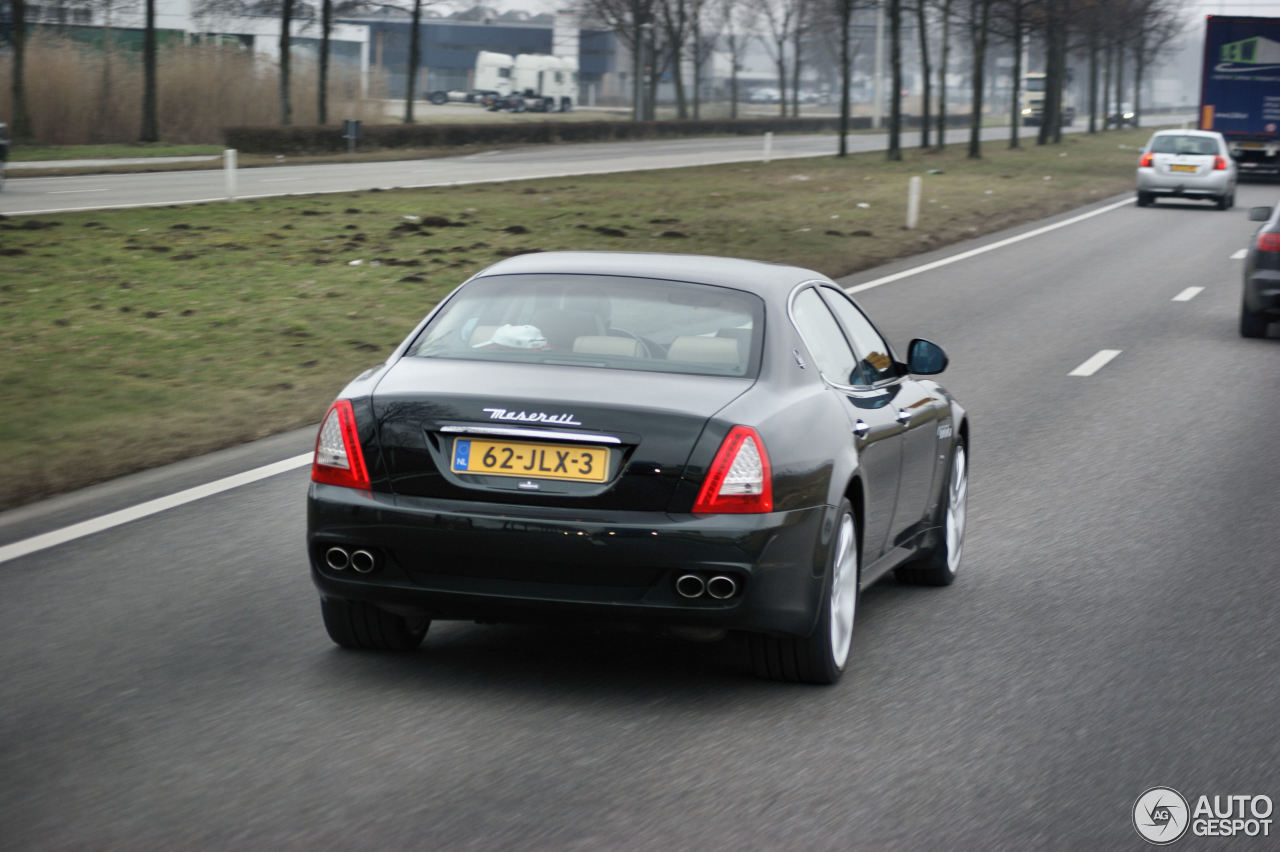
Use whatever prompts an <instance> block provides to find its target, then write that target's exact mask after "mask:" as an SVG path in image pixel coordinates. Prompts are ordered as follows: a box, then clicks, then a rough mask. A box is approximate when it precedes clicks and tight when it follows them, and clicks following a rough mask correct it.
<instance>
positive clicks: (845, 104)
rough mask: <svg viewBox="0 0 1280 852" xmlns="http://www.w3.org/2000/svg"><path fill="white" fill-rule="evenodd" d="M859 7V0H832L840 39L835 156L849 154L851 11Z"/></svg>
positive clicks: (852, 46) (851, 49)
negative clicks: (838, 98)
mask: <svg viewBox="0 0 1280 852" xmlns="http://www.w3.org/2000/svg"><path fill="white" fill-rule="evenodd" d="M858 8H859V0H834V3H833V5H832V9H831V11H832V13H833V17H834V18H835V27H834V29H835V31H836V36H837V38H839V40H840V46H839V54H840V147H839V151H838V154H837V156H840V157H845V156H848V154H849V139H848V137H849V118H850V116H849V98H850V95H851V92H850V87H851V83H852V78H853V58H854V45H853V13H854V12H855V11H856V10H857V9H858Z"/></svg>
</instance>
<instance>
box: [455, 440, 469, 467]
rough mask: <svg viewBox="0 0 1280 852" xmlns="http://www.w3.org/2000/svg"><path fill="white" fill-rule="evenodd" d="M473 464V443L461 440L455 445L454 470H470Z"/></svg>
mask: <svg viewBox="0 0 1280 852" xmlns="http://www.w3.org/2000/svg"><path fill="white" fill-rule="evenodd" d="M470 462H471V442H470V441H469V440H466V439H465V438H459V439H458V440H457V441H454V443H453V469H454V470H469V469H470V466H471V465H470Z"/></svg>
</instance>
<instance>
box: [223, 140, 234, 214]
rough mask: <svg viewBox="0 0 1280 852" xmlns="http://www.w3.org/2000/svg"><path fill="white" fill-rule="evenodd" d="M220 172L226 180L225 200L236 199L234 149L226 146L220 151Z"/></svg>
mask: <svg viewBox="0 0 1280 852" xmlns="http://www.w3.org/2000/svg"><path fill="white" fill-rule="evenodd" d="M222 173H223V175H224V176H225V177H226V180H227V200H228V201H235V200H236V149H235V148H228V149H226V150H225V151H223V152H222Z"/></svg>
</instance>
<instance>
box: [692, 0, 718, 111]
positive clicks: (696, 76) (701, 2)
mask: <svg viewBox="0 0 1280 852" xmlns="http://www.w3.org/2000/svg"><path fill="white" fill-rule="evenodd" d="M707 6H708V0H690V2H689V11H690V18H689V23H690V25H689V59H690V60H691V62H692V64H693V117H694V118H695V119H697V118H701V117H702V109H701V107H702V78H703V72H704V71H705V70H706V67H707V61H708V60H710V59H711V56H712V54H713V53H714V52H715V48H716V39H715V36H714V35H708V34H707V32H706V30H705V29H704V27H705V25H706V21H707V14H708V12H707Z"/></svg>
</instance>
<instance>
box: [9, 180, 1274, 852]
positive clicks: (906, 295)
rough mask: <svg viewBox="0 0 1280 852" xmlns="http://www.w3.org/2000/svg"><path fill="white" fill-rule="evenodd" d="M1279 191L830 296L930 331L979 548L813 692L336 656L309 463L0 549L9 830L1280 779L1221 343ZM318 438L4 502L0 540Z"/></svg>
mask: <svg viewBox="0 0 1280 852" xmlns="http://www.w3.org/2000/svg"><path fill="white" fill-rule="evenodd" d="M1275 194H1276V192H1275V188H1274V187H1259V186H1243V187H1241V189H1240V191H1239V195H1238V201H1239V204H1240V207H1239V208H1237V209H1236V210H1234V211H1231V212H1227V213H1223V212H1218V211H1215V210H1213V209H1211V208H1209V207H1208V206H1207V205H1196V204H1190V203H1188V204H1181V205H1180V204H1174V203H1161V204H1160V205H1158V206H1156V207H1155V208H1151V209H1141V210H1139V209H1137V208H1135V207H1133V206H1132V205H1131V204H1127V205H1114V209H1109V210H1106V211H1105V212H1100V213H1098V215H1095V216H1093V217H1091V218H1087V219H1083V220H1080V221H1076V222H1074V223H1072V224H1069V225H1066V226H1065V227H1061V228H1059V229H1057V230H1053V231H1050V232H1046V233H1041V234H1039V235H1036V236H1033V237H1030V238H1028V239H1025V240H1022V241H1020V242H1013V243H1007V244H1002V243H1001V241H1002V240H1003V239H1005V238H1007V237H1009V236H1011V234H1002V235H995V236H992V237H989V238H985V239H983V240H981V241H976V242H975V243H974V244H971V245H965V246H958V247H955V248H952V249H948V250H946V251H942V252H938V253H935V254H933V255H930V256H927V257H925V258H919V259H914V260H912V261H904V262H901V263H898V264H894V265H893V266H891V267H887V268H884V269H880V270H875V271H872V272H867V273H864V274H860V275H859V276H856V277H855V278H852V279H850V280H849V281H848V282H846V283H848V284H850V285H862V284H866V283H868V282H874V281H876V280H879V279H881V278H883V277H884V276H886V275H889V274H891V273H896V272H899V271H902V270H906V269H908V268H909V267H913V266H918V265H919V264H920V263H922V262H926V261H936V260H939V259H945V258H947V257H951V256H955V255H957V254H960V253H963V252H965V251H968V250H970V249H972V248H974V247H975V246H991V245H995V246H997V247H996V248H994V249H993V250H991V251H988V252H986V253H982V254H977V255H972V256H968V257H966V258H965V259H962V260H959V261H957V262H954V263H950V264H948V265H942V266H938V267H935V268H933V269H931V270H930V271H927V272H922V273H919V274H915V275H910V276H908V277H904V278H901V279H899V280H894V281H892V282H891V283H886V284H883V285H881V286H876V287H874V288H872V289H867V290H864V291H862V292H860V293H859V294H858V296H857V298H858V299H859V300H860V301H861V302H862V304H863V305H864V306H865V307H867V308H868V310H869V312H870V313H871V315H872V316H873V317H875V318H876V319H877V320H878V321H879V322H880V323H881V325H882V327H883V328H884V329H885V330H886V332H887V333H888V334H889V335H890V337H891V338H892V339H893V340H894V342H895V344H896V345H898V346H899V347H900V348H905V343H906V341H907V340H908V339H909V338H910V337H913V336H925V337H930V338H932V339H934V340H936V341H938V342H940V343H942V344H943V345H944V346H945V347H946V348H947V350H948V352H949V354H950V355H951V362H952V366H951V367H950V369H949V370H948V371H947V373H945V374H944V376H943V379H944V381H945V382H946V383H947V384H948V386H949V387H951V389H953V390H954V391H955V392H956V393H957V394H958V396H959V397H960V399H961V400H962V401H963V403H964V404H965V405H966V407H967V408H968V410H969V412H970V414H971V417H972V424H973V442H972V448H971V456H972V478H971V488H970V521H969V524H970V526H969V530H970V535H969V539H968V544H967V549H966V553H965V561H964V565H963V567H962V571H963V574H962V576H961V578H960V579H959V580H958V582H957V583H956V585H955V586H953V587H951V588H948V589H941V590H928V589H919V588H908V587H902V586H898V585H896V584H895V583H894V582H893V581H892V580H889V581H887V582H882V583H880V584H878V585H877V586H875V587H873V588H872V589H870V590H868V591H867V592H866V593H865V594H864V596H863V601H862V606H861V607H860V609H859V622H858V625H857V629H856V631H855V635H854V648H853V655H852V658H851V663H850V668H849V670H848V672H847V674H846V677H845V679H844V680H843V681H842V682H841V683H840V684H839V685H837V686H835V687H832V688H817V687H804V686H789V685H781V684H775V683H767V682H762V681H758V680H755V679H753V678H752V677H751V676H750V675H749V674H748V672H747V662H746V659H745V656H744V653H743V648H742V647H741V646H740V645H739V644H737V643H735V642H734V641H732V640H731V641H727V642H724V643H721V644H711V645H702V644H687V643H684V642H680V641H677V640H674V639H666V638H657V637H650V636H645V635H632V634H626V633H615V632H610V631H602V630H592V629H586V628H573V627H565V628H563V629H555V630H549V629H535V628H526V627H513V626H481V625H472V624H464V623H437V624H435V625H433V626H432V628H431V632H430V633H429V634H428V636H427V640H426V643H425V645H424V647H423V649H422V650H421V651H420V652H418V653H414V654H410V655H404V656H394V655H391V656H379V655H368V654H360V653H351V652H344V651H340V650H338V649H337V648H335V647H333V646H332V645H331V644H330V643H329V640H328V638H327V637H326V636H325V633H324V629H323V627H322V625H321V623H320V614H319V607H318V605H317V600H316V595H315V592H314V590H313V589H312V587H311V584H310V581H309V579H308V575H307V568H306V561H305V556H304V552H303V528H304V517H303V495H304V492H305V488H306V478H307V474H306V471H305V469H301V468H300V469H295V470H293V471H292V472H288V473H284V474H281V475H277V476H273V477H269V478H267V479H263V480H261V481H259V482H256V483H253V484H250V485H245V486H242V487H239V488H235V489H232V490H229V491H225V492H223V493H221V494H218V495H216V496H212V497H209V498H206V499H202V500H197V501H194V502H190V503H187V504H186V505H182V506H179V507H177V508H173V509H170V510H168V511H164V512H160V513H158V514H154V515H151V516H149V517H146V518H143V519H141V520H136V521H134V522H132V523H129V524H125V525H123V526H118V527H115V528H111V529H108V530H106V531H103V532H99V533H97V534H94V535H91V536H87V537H83V538H79V539H76V540H73V541H70V542H68V543H65V544H61V545H59V546H56V547H52V548H48V549H44V550H40V551H38V552H34V553H31V554H28V555H25V556H19V557H16V558H12V559H10V560H9V561H6V562H2V563H0V683H2V684H3V690H4V704H3V707H4V712H3V713H2V714H0V779H3V781H2V782H0V784H2V785H3V786H2V790H3V795H2V796H0V847H3V848H6V849H36V848H39V849H67V848H123V849H174V848H184V849H195V848H200V849H212V848H217V849H230V848H235V849H258V848H297V849H302V848H307V849H311V848H331V849H348V848H351V849H374V848H377V849H424V848H429V849H482V850H491V849H548V850H550V849H554V850H561V849H584V850H585V849H590V850H598V849H628V850H630V849H654V850H657V849H662V850H667V849H695V848H696V849H726V850H729V849H732V850H743V849H833V850H834V849H850V848H865V849H890V848H895V849H911V850H917V849H938V848H945V849H984V850H985V849H1025V848H1046V847H1047V848H1063V849H1141V848H1145V846H1146V844H1145V843H1144V841H1142V840H1141V838H1140V837H1139V836H1138V834H1137V832H1136V831H1135V829H1134V827H1133V825H1132V809H1133V806H1134V802H1135V800H1136V799H1137V798H1138V796H1139V795H1140V794H1141V793H1143V792H1144V791H1145V790H1147V789H1148V788H1150V787H1153V786H1158V785H1166V786H1170V787H1173V788H1175V789H1176V790H1178V791H1180V792H1181V793H1182V794H1183V795H1184V796H1186V797H1188V799H1190V800H1191V801H1193V802H1194V800H1195V797H1197V796H1199V795H1201V794H1204V795H1209V796H1215V795H1216V796H1228V795H1267V796H1270V797H1271V799H1272V800H1273V801H1274V800H1275V799H1277V798H1280V714H1277V712H1276V704H1277V687H1276V684H1277V683H1280V663H1278V662H1277V657H1276V654H1275V649H1276V647H1277V646H1280V619H1276V618H1275V611H1276V608H1277V603H1278V602H1280V600H1278V593H1277V591H1276V589H1277V585H1276V582H1275V570H1276V565H1277V564H1280V559H1278V558H1277V555H1276V540H1275V519H1276V517H1277V511H1278V510H1280V495H1278V494H1277V488H1276V474H1275V471H1276V470H1277V469H1280V444H1277V442H1276V440H1275V430H1276V427H1275V423H1276V412H1277V400H1278V399H1280V340H1276V339H1274V338H1275V336H1276V335H1275V332H1274V330H1273V339H1270V340H1261V341H1247V340H1243V339H1241V338H1240V337H1239V336H1238V335H1237V331H1236V320H1237V310H1238V304H1239V298H1240V283H1239V274H1240V262H1239V261H1238V260H1234V259H1232V256H1233V254H1235V253H1236V252H1237V251H1238V250H1239V249H1240V248H1242V247H1243V246H1245V245H1246V243H1247V240H1248V238H1249V235H1250V234H1251V233H1252V231H1253V224H1252V223H1250V222H1248V221H1247V220H1246V219H1245V216H1244V213H1243V209H1244V208H1247V207H1248V206H1249V205H1251V204H1263V203H1273V202H1274V201H1275ZM1117 200H1118V199H1113V202H1114V201H1117ZM1107 206H1110V205H1107V204H1102V205H1098V206H1097V207H1095V208H1093V209H1095V210H1103V208H1105V207H1107ZM1069 218H1074V217H1071V216H1065V217H1060V218H1059V219H1058V220H1056V221H1059V222H1061V221H1065V220H1067V219H1069ZM1042 224H1043V223H1036V225H1028V226H1027V228H1024V229H1022V231H1021V233H1025V232H1028V231H1031V230H1033V229H1037V228H1038V227H1039V226H1040V225H1042ZM1017 233H1018V232H1015V233H1014V234H1012V235H1016V234H1017ZM1188 288H1203V289H1202V290H1200V291H1198V292H1195V293H1194V295H1189V294H1190V293H1191V291H1189V290H1188ZM1179 298H1180V299H1181V300H1178V299H1179ZM1102 350H1112V351H1116V350H1118V351H1119V353H1120V354H1119V355H1117V356H1115V357H1114V358H1113V359H1112V360H1110V361H1109V362H1107V363H1106V364H1105V365H1104V366H1102V367H1101V368H1100V369H1098V370H1097V371H1096V372H1094V373H1093V374H1092V375H1088V376H1082V375H1074V376H1073V375H1069V373H1071V372H1072V371H1073V370H1075V369H1076V368H1077V367H1078V366H1080V365H1081V364H1084V363H1085V362H1087V361H1090V360H1092V359H1093V356H1094V355H1095V354H1096V353H1098V352H1099V351H1102ZM357 366H358V365H354V364H353V371H354V370H355V369H356V367H357ZM310 441H311V436H310V434H308V433H307V432H305V431H304V432H300V433H293V434H291V435H286V436H281V437H279V438H277V439H273V440H272V441H270V442H267V443H264V444H258V445H250V446H248V447H245V448H241V449H239V450H236V451H232V452H229V453H223V454H219V455H217V456H213V457H208V458H205V459H197V460H192V461H191V462H187V463H184V464H182V465H177V466H174V467H173V468H169V469H163V470H160V471H156V472H153V473H151V474H147V475H144V476H140V477H133V478H130V479H128V480H123V481H121V482H119V483H115V484H112V485H109V486H103V487H99V488H97V489H91V490H88V491H86V492H81V493H80V494H77V495H70V496H68V497H66V498H61V499H59V500H55V501H50V502H49V503H46V504H41V505H39V506H36V507H31V508H28V509H26V510H22V511H19V512H15V513H10V514H8V515H3V516H0V544H7V543H10V542H13V541H14V540H15V539H18V538H24V537H26V536H30V535H32V534H34V533H36V532H41V531H44V530H46V529H49V528H51V527H53V526H60V525H63V524H66V523H70V522H73V521H76V520H81V519H83V518H87V517H92V516H93V515H96V514H100V513H101V512H105V511H110V510H113V509H117V508H121V507H123V506H127V505H130V504H131V503H135V502H137V501H140V500H143V499H148V498H150V497H153V496H156V495H159V494H164V493H167V492H169V491H173V490H177V489H179V488H185V487H188V486H190V485H193V484H195V483H197V482H200V481H204V480H207V479H212V478H216V477H217V476H221V475H225V474H227V473H231V472H234V471H236V470H240V469H244V468H245V467H251V466H255V465H257V464H261V463H264V462H266V461H273V460H277V459H283V458H289V457H292V456H294V455H296V454H298V453H305V452H306V450H307V449H308V446H309V444H310ZM1274 834H1275V831H1274V830H1273V831H1272V835H1273V836H1274ZM1178 845H1179V846H1185V847H1187V848H1213V849H1218V848H1221V849H1230V850H1234V849H1246V848H1274V840H1272V839H1270V838H1267V839H1254V840H1249V839H1247V838H1243V837H1236V838H1231V839H1227V838H1216V839H1209V838H1205V839H1195V838H1192V837H1187V838H1184V839H1183V840H1181V841H1179V843H1178Z"/></svg>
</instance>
